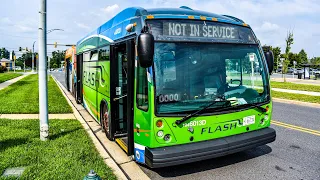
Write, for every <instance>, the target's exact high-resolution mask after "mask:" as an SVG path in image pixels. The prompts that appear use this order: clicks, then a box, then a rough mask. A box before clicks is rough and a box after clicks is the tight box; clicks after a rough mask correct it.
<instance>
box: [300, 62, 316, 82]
mask: <svg viewBox="0 0 320 180" xmlns="http://www.w3.org/2000/svg"><path fill="white" fill-rule="evenodd" d="M302 66H303V72H302V73H303V77H304V79H311V75H312V74H313V73H314V72H312V71H311V67H312V68H318V67H320V65H314V64H302ZM314 75H315V79H317V78H320V74H319V72H318V71H316V72H315V74H314Z"/></svg>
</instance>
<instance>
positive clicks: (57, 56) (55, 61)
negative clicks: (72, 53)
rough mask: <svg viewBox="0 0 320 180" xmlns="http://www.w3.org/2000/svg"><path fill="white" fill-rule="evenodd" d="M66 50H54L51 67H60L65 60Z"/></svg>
mask: <svg viewBox="0 0 320 180" xmlns="http://www.w3.org/2000/svg"><path fill="white" fill-rule="evenodd" d="M65 54H66V51H59V50H58V51H53V52H52V57H51V59H50V68H60V67H61V61H64V57H65Z"/></svg>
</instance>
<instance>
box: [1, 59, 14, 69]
mask: <svg viewBox="0 0 320 180" xmlns="http://www.w3.org/2000/svg"><path fill="white" fill-rule="evenodd" d="M0 65H1V66H3V67H6V68H7V69H9V70H11V69H12V67H13V61H12V60H9V59H6V58H2V59H0Z"/></svg>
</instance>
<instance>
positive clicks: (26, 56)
mask: <svg viewBox="0 0 320 180" xmlns="http://www.w3.org/2000/svg"><path fill="white" fill-rule="evenodd" d="M13 53H14V51H13ZM65 53H66V51H59V50H57V51H53V52H52V53H51V55H52V57H51V59H50V68H60V67H61V61H64V57H65ZM37 55H38V53H37V52H36V53H34V67H36V64H37V62H36V58H37ZM2 58H6V59H9V58H10V52H9V51H8V50H7V49H6V48H4V47H3V48H0V59H2ZM47 59H48V57H47ZM24 63H25V65H26V67H27V68H30V67H32V52H23V54H22V55H21V56H20V57H19V58H17V59H16V62H15V65H16V66H20V67H23V66H24ZM48 67H49V66H48Z"/></svg>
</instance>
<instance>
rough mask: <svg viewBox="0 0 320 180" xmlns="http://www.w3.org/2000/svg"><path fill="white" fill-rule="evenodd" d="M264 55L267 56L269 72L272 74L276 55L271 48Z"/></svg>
mask: <svg viewBox="0 0 320 180" xmlns="http://www.w3.org/2000/svg"><path fill="white" fill-rule="evenodd" d="M264 56H265V57H266V60H267V65H268V69H269V74H272V71H273V68H274V64H273V63H274V56H273V52H272V51H271V50H269V51H267V52H265V53H264Z"/></svg>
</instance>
